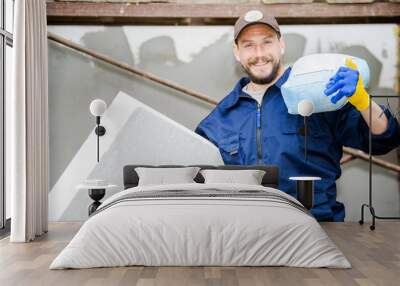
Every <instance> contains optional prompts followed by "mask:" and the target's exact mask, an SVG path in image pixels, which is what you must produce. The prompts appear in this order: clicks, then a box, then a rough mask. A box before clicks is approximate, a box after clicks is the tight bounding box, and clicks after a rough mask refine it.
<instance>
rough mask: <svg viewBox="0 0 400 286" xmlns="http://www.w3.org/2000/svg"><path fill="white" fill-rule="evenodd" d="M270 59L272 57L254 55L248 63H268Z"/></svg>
mask: <svg viewBox="0 0 400 286" xmlns="http://www.w3.org/2000/svg"><path fill="white" fill-rule="evenodd" d="M270 61H272V59H270V58H267V57H256V58H252V59H250V60H249V64H250V65H256V64H258V63H268V62H270Z"/></svg>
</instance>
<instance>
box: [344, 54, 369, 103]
mask: <svg viewBox="0 0 400 286" xmlns="http://www.w3.org/2000/svg"><path fill="white" fill-rule="evenodd" d="M346 66H348V67H349V68H351V69H353V70H357V65H356V63H355V62H353V60H352V59H351V58H347V59H346ZM358 74H359V76H358V81H357V86H356V92H355V93H354V94H353V95H352V96H350V97H349V102H350V103H351V104H352V105H353V106H354V107H355V108H357V110H360V111H361V110H364V109H367V108H368V107H369V94H368V92H367V91H366V90H365V88H364V84H363V80H362V76H361V74H360V73H358Z"/></svg>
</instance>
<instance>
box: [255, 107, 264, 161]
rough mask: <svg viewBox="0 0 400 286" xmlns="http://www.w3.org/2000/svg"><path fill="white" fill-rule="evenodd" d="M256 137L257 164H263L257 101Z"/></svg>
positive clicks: (259, 113) (259, 110)
mask: <svg viewBox="0 0 400 286" xmlns="http://www.w3.org/2000/svg"><path fill="white" fill-rule="evenodd" d="M256 132H257V133H256V139H257V157H258V164H259V165H263V160H262V145H261V105H260V104H259V103H258V102H257V131H256Z"/></svg>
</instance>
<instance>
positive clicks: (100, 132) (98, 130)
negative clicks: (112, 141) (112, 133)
mask: <svg viewBox="0 0 400 286" xmlns="http://www.w3.org/2000/svg"><path fill="white" fill-rule="evenodd" d="M94 132H95V133H96V135H98V136H103V135H104V134H106V129H105V128H104V126H101V125H99V126H97V127H96V129H95V130H94Z"/></svg>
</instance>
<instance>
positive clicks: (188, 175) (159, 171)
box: [135, 167, 200, 186]
mask: <svg viewBox="0 0 400 286" xmlns="http://www.w3.org/2000/svg"><path fill="white" fill-rule="evenodd" d="M199 170H200V168H199V167H176V168H146V167H137V168H135V171H136V173H137V174H138V176H139V183H138V186H148V185H166V184H186V183H195V181H194V180H193V179H194V178H195V177H196V175H197V173H198V172H199Z"/></svg>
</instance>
